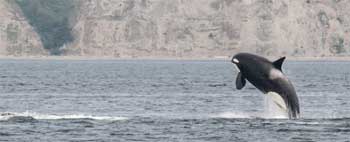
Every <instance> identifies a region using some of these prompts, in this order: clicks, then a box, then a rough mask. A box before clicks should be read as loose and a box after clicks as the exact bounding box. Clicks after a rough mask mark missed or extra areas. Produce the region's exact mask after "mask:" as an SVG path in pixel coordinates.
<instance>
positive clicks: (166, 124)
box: [0, 60, 350, 142]
mask: <svg viewBox="0 0 350 142" xmlns="http://www.w3.org/2000/svg"><path fill="white" fill-rule="evenodd" d="M283 70H284V73H285V74H286V75H287V76H288V77H289V79H290V80H291V81H292V82H293V84H294V86H295V88H296V91H297V94H298V96H299V100H300V107H301V118H300V119H297V120H288V119H285V118H283V117H282V118H281V117H275V116H274V115H273V114H271V113H270V111H267V110H268V108H267V107H266V106H267V105H266V103H267V102H268V101H266V97H265V96H264V95H263V94H262V93H260V92H259V91H258V90H257V89H255V88H254V87H253V86H252V85H250V84H249V83H248V84H247V86H246V87H245V88H244V89H243V90H236V89H235V84H234V82H235V78H236V75H237V71H236V70H235V68H234V66H233V64H231V63H230V62H229V61H171V60H167V61H156V60H153V61H152V60H146V61H143V60H86V61H84V60H76V61H72V60H0V97H1V99H0V141H11V142H13V141H50V142H53V141H123V142H124V141H149V142H157V141H159V142H164V141H189V142H203V141H213V142H227V141H235V142H236V141H239V142H240V141H242V142H245V141H268V142H280V141H293V142H294V141H308V142H311V141H332V142H334V141H337V142H338V141H344V142H345V141H350V94H349V90H350V79H349V77H350V62H329V61H327V62H326V61H317V62H306V61H302V62H301V61H288V60H287V61H286V62H285V64H284V66H283Z"/></svg>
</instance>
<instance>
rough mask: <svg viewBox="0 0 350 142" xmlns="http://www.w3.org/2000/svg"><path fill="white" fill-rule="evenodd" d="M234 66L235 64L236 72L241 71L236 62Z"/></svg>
mask: <svg viewBox="0 0 350 142" xmlns="http://www.w3.org/2000/svg"><path fill="white" fill-rule="evenodd" d="M234 66H235V69H236V70H237V71H238V72H240V71H241V70H240V69H239V67H238V65H237V64H235V65H234Z"/></svg>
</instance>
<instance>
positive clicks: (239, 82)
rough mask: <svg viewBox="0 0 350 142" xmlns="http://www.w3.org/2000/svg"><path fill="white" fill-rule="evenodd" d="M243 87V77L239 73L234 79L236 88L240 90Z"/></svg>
mask: <svg viewBox="0 0 350 142" xmlns="http://www.w3.org/2000/svg"><path fill="white" fill-rule="evenodd" d="M244 85H245V78H244V77H243V75H242V73H241V72H239V73H238V75H237V78H236V88H237V89H238V90H241V89H242V88H243V87H244Z"/></svg>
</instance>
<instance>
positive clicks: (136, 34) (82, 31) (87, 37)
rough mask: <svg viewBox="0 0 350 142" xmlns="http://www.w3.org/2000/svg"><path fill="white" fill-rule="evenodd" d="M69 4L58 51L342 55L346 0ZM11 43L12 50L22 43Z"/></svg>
mask: <svg viewBox="0 0 350 142" xmlns="http://www.w3.org/2000/svg"><path fill="white" fill-rule="evenodd" d="M70 1H74V9H75V10H74V11H75V12H76V14H73V15H72V16H71V17H70V18H69V19H70V20H69V22H70V23H69V26H71V27H70V28H71V34H72V35H73V37H74V39H73V40H72V41H67V42H66V43H65V44H60V45H63V46H59V47H56V48H58V50H60V51H61V52H60V53H61V54H62V55H77V56H95V57H100V56H106V57H121V58H123V57H185V58H212V57H217V56H231V55H232V54H234V53H236V52H243V51H244V52H252V53H257V54H261V55H268V56H282V55H287V56H296V57H323V56H348V55H350V54H349V52H350V45H349V40H350V36H349V28H350V3H349V1H347V0H70ZM3 3H4V2H3V1H2V2H0V5H2V6H3V7H4V4H3ZM10 7H11V6H5V9H10ZM2 9H3V8H2ZM15 11H16V10H15ZM0 15H3V14H0ZM5 17H7V16H5ZM7 18H8V17H7ZM22 22H25V21H22ZM15 23H17V22H15ZM23 26H25V24H24V25H23ZM70 28H68V29H70ZM25 29H27V28H25ZM0 34H1V35H4V30H2V31H1V33H0ZM5 34H6V33H5ZM33 35H36V34H35V33H33ZM2 37H3V36H2ZM31 37H35V36H31ZM19 41H20V43H21V45H22V47H19V48H22V49H23V48H24V47H27V44H26V43H24V42H23V40H19ZM8 42H9V40H8V39H7V40H4V39H3V38H2V39H1V42H0V44H2V45H4V43H5V44H6V45H4V46H6V48H7V47H8V44H7V43H8Z"/></svg>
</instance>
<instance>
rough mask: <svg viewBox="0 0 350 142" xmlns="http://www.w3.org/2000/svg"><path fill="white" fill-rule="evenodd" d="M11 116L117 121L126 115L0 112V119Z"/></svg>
mask: <svg viewBox="0 0 350 142" xmlns="http://www.w3.org/2000/svg"><path fill="white" fill-rule="evenodd" d="M13 117H32V118H34V119H37V120H60V119H93V120H107V121H118V120H127V119H128V118H126V117H117V116H94V115H86V114H67V115H57V114H40V113H36V112H22V113H17V112H4V113H0V120H9V119H10V118H13Z"/></svg>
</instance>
